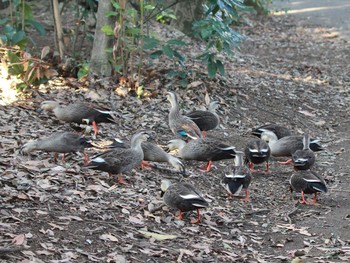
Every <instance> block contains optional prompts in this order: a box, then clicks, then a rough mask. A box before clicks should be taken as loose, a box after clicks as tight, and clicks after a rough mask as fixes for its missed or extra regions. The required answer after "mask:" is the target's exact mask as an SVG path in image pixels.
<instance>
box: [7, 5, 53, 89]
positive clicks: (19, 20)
mask: <svg viewBox="0 0 350 263" xmlns="http://www.w3.org/2000/svg"><path fill="white" fill-rule="evenodd" d="M12 6H13V8H12V10H13V15H12V16H11V19H9V18H5V19H2V20H0V26H1V31H0V47H1V63H2V65H3V66H4V68H6V69H7V74H10V75H12V76H16V77H18V78H19V79H20V80H21V81H22V82H18V85H17V86H18V87H19V88H23V87H26V86H27V85H30V84H33V85H37V84H40V83H42V82H43V81H47V79H48V77H49V76H52V75H51V74H52V73H53V72H52V71H51V70H50V69H49V66H48V65H47V64H46V63H45V62H43V61H42V60H40V59H36V58H33V57H32V56H31V55H30V54H29V53H28V52H26V51H25V49H26V48H27V45H28V42H29V40H31V38H30V37H28V36H27V34H26V31H27V30H28V29H29V28H34V29H35V30H36V31H37V32H38V33H39V34H40V35H44V34H45V29H44V27H43V26H42V25H41V24H40V23H39V22H38V21H36V20H34V19H33V13H32V8H31V6H30V5H29V4H27V3H26V1H24V0H22V1H20V0H13V1H12Z"/></svg>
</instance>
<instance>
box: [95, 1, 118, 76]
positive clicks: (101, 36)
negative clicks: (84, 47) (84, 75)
mask: <svg viewBox="0 0 350 263" xmlns="http://www.w3.org/2000/svg"><path fill="white" fill-rule="evenodd" d="M109 11H112V5H111V1H109V0H103V1H99V2H98V10H97V23H96V29H95V39H94V43H93V47H92V52H91V64H90V71H91V73H94V74H96V75H97V76H100V77H102V76H110V75H111V73H112V67H111V64H110V63H109V62H108V56H109V54H108V53H107V52H106V51H105V50H106V48H109V47H111V44H112V38H111V37H109V36H107V35H106V34H105V33H103V32H102V31H101V28H102V27H103V26H104V25H111V26H112V27H113V17H106V14H107V12H109Z"/></svg>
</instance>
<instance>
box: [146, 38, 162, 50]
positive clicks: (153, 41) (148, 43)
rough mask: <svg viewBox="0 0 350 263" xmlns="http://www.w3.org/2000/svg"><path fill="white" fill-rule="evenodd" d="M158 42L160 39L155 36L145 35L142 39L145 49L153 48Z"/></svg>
mask: <svg viewBox="0 0 350 263" xmlns="http://www.w3.org/2000/svg"><path fill="white" fill-rule="evenodd" d="M159 43H160V41H159V40H158V39H156V38H151V37H145V38H144V39H143V49H144V50H147V49H152V48H155V47H156V46H158V45H159Z"/></svg>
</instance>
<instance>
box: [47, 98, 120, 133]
mask: <svg viewBox="0 0 350 263" xmlns="http://www.w3.org/2000/svg"><path fill="white" fill-rule="evenodd" d="M41 109H42V110H45V111H52V112H53V113H54V114H55V116H56V118H57V119H59V120H60V121H64V122H69V123H70V122H74V123H78V124H82V123H84V122H88V123H92V125H93V128H94V133H95V136H96V135H97V133H98V128H97V123H101V122H107V123H114V121H113V117H112V115H111V112H110V111H103V110H99V109H95V108H92V107H90V106H88V105H86V104H84V103H74V104H69V105H66V106H65V107H63V106H61V105H60V104H59V103H58V102H57V101H49V100H47V101H43V102H42V103H41Z"/></svg>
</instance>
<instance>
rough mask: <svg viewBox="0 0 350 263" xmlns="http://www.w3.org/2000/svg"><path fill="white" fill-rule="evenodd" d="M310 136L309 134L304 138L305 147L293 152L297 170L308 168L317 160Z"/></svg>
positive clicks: (293, 160)
mask: <svg viewBox="0 0 350 263" xmlns="http://www.w3.org/2000/svg"><path fill="white" fill-rule="evenodd" d="M309 145H310V137H309V135H308V134H305V135H304V138H303V149H302V150H296V151H295V152H294V153H293V154H292V162H293V166H294V169H295V170H308V169H310V168H311V167H312V166H313V165H314V163H315V160H316V157H315V153H314V152H313V151H311V149H310V146H309Z"/></svg>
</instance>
